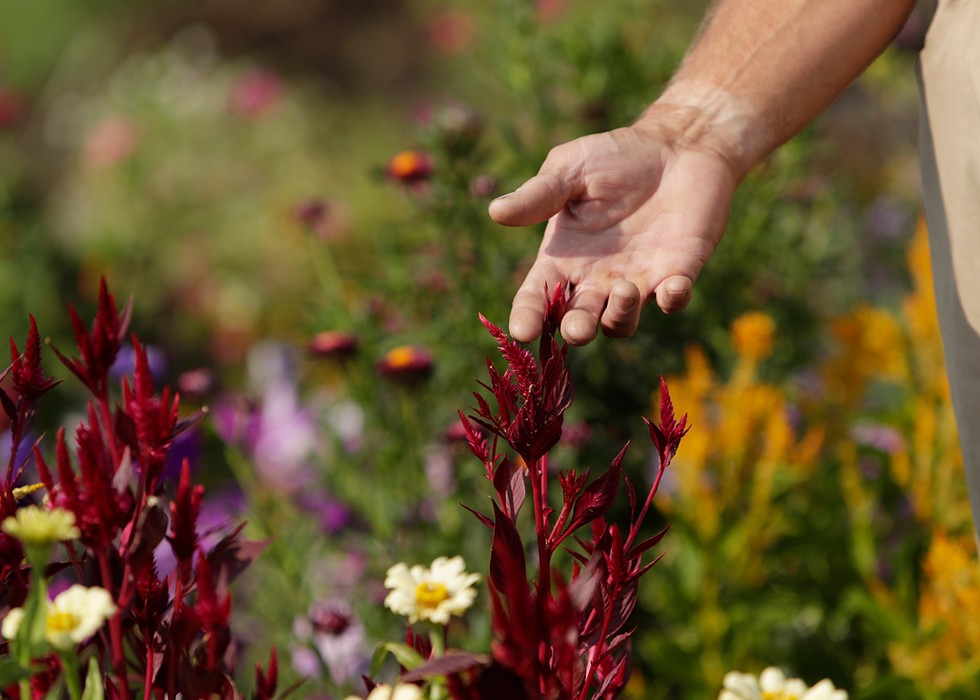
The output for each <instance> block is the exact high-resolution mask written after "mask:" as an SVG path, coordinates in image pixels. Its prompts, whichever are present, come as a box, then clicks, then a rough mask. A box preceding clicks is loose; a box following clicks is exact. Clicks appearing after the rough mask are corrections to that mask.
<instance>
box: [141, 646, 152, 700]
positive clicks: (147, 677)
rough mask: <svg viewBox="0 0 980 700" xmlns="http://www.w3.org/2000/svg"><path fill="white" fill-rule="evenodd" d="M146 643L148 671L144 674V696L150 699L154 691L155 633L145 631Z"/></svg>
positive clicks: (145, 699) (145, 698)
mask: <svg viewBox="0 0 980 700" xmlns="http://www.w3.org/2000/svg"><path fill="white" fill-rule="evenodd" d="M143 641H144V643H145V644H146V673H145V674H144V675H143V698H144V700H149V698H150V693H151V692H152V691H153V633H152V632H150V633H146V632H144V633H143Z"/></svg>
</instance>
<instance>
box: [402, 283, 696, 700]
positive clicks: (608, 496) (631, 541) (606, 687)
mask: <svg viewBox="0 0 980 700" xmlns="http://www.w3.org/2000/svg"><path fill="white" fill-rule="evenodd" d="M566 301H567V294H566V292H565V290H564V289H558V290H556V291H555V293H554V294H552V295H549V296H548V308H547V314H546V321H545V333H544V334H543V336H542V339H541V344H540V348H539V353H538V354H539V359H538V360H535V358H534V357H533V356H532V355H531V353H530V352H528V351H527V350H526V349H524V348H523V347H522V346H520V345H519V344H517V343H515V342H513V341H512V340H510V339H509V338H508V337H507V336H506V335H505V334H504V333H503V332H502V331H501V330H500V329H499V328H497V327H496V326H494V325H493V324H491V323H489V322H488V321H486V320H485V319H484V321H483V322H484V325H485V326H486V327H487V329H488V330H489V331H490V333H491V335H493V337H494V338H496V340H497V343H498V345H499V347H500V351H501V353H502V355H503V356H504V358H505V359H506V360H507V364H508V367H507V369H506V370H505V371H504V372H503V374H501V373H499V372H498V371H496V370H495V369H494V367H493V365H492V364H491V363H489V362H488V369H489V373H490V381H489V383H488V384H484V385H483V386H484V388H485V389H486V390H487V392H489V393H490V394H491V395H492V396H493V398H494V400H495V403H496V405H495V406H494V407H491V404H490V402H489V401H488V400H487V399H486V398H484V397H483V396H481V395H479V394H476V399H477V408H476V415H475V416H473V421H472V422H471V421H470V420H468V419H467V418H466V417H464V416H462V414H461V415H460V418H461V423H462V426H463V432H464V433H465V436H466V440H467V443H468V444H469V446H470V449H471V450H472V452H473V453H474V454H475V455H476V456H477V457H478V458H479V459H480V460H481V461H482V462H483V464H484V467H485V469H486V475H487V478H488V479H489V480H490V481H491V483H492V484H493V488H494V491H495V496H496V498H495V499H494V500H493V501H492V507H493V514H492V516H487V515H483V514H481V513H477V512H475V511H471V512H474V514H475V515H476V516H477V518H478V519H479V520H480V521H481V522H483V523H484V524H485V525H487V526H488V527H489V528H490V529H491V530H492V532H493V535H492V540H491V548H490V567H489V575H488V577H487V583H488V588H489V593H490V601H491V606H492V620H491V622H492V629H493V634H494V639H493V642H492V647H491V652H492V659H493V661H492V662H491V663H490V664H487V663H486V662H483V661H480V660H479V658H478V657H475V656H473V655H465V654H460V653H453V654H446V655H443V656H441V657H437V658H435V659H433V660H432V661H430V662H428V663H427V664H425V665H424V666H423V667H421V668H420V669H416V670H415V671H414V672H413V673H411V674H407V675H403V676H402V680H414V679H416V678H424V677H426V676H427V675H443V676H453V677H452V678H451V680H450V683H449V689H450V694H451V695H452V697H453V698H455V699H456V700H463V699H466V700H490V699H491V698H497V697H511V698H527V699H530V698H548V699H552V698H568V699H570V700H586V699H587V698H611V697H616V696H617V695H618V694H619V693H620V692H621V691H622V689H623V688H624V687H625V685H626V683H627V681H628V680H629V675H630V670H631V664H630V637H631V635H632V629H630V627H629V619H630V616H631V614H632V612H633V609H634V608H635V606H636V596H637V591H638V587H639V579H640V577H641V576H642V575H643V574H644V573H646V572H647V571H648V570H649V569H650V567H651V566H652V565H653V564H654V563H655V561H656V560H654V561H651V562H647V563H644V561H643V559H644V555H645V554H646V552H647V551H648V550H650V549H651V548H652V547H654V546H655V545H656V544H657V543H659V542H660V540H661V539H662V538H663V536H664V535H665V533H666V529H665V530H662V531H660V532H658V533H656V534H654V535H652V536H648V537H646V538H645V539H642V540H641V539H640V533H641V529H642V526H643V522H644V518H645V516H646V514H647V511H648V509H649V507H650V503H651V501H652V498H653V494H654V493H655V492H656V490H657V488H658V486H659V483H660V480H661V478H662V476H663V473H664V470H665V469H666V468H667V466H668V464H669V463H670V459H671V458H672V457H673V455H674V453H675V452H676V450H677V446H678V444H679V442H680V439H681V438H682V437H683V435H684V434H685V432H686V416H685V417H683V418H681V419H680V420H676V419H675V417H674V410H673V404H672V402H671V400H670V397H669V394H668V392H667V388H666V385H665V384H664V385H662V399H661V415H660V422H659V424H658V425H654V424H652V423H650V426H651V427H650V435H651V440H652V441H653V443H654V445H655V446H656V448H657V451H658V455H659V457H660V464H659V470H658V473H657V476H656V478H655V480H654V482H653V484H652V485H651V486H650V488H649V491H648V494H647V497H646V499H645V501H644V503H643V506H642V508H641V509H640V511H639V513H636V511H635V505H636V495H635V492H634V490H633V486H632V484H631V483H630V482H629V480H626V485H627V489H628V493H629V499H630V513H631V516H630V523H629V527H628V528H621V527H620V526H619V525H618V524H616V523H611V522H608V521H607V520H606V517H607V514H608V513H609V512H610V509H611V507H612V504H613V502H614V501H615V499H616V496H617V495H618V493H619V490H620V485H621V484H622V483H623V482H624V475H623V459H624V457H625V454H626V448H625V447H624V448H623V449H622V450H621V451H620V452H619V454H618V455H617V456H616V458H615V459H613V461H612V463H611V464H610V465H609V468H608V469H607V470H606V471H605V472H603V473H601V474H600V475H599V476H597V477H595V478H590V474H589V473H588V472H586V473H585V474H576V473H575V472H564V473H562V474H560V475H559V483H560V486H561V496H562V504H561V507H560V508H556V507H553V506H551V505H550V504H549V500H548V499H549V495H550V494H551V493H553V492H554V489H552V488H551V487H550V484H549V480H550V476H551V472H550V470H549V468H548V466H547V452H548V450H550V449H551V447H553V446H554V444H555V443H556V442H557V440H558V437H559V436H560V435H561V430H562V423H563V413H564V411H565V409H566V408H567V407H568V405H569V403H570V401H571V397H572V386H571V379H570V377H569V372H568V367H567V365H566V364H565V351H566V348H565V346H559V345H558V344H557V342H556V341H555V338H554V336H555V334H556V333H557V330H558V325H559V323H560V321H561V316H562V314H563V313H564V308H565V303H566ZM477 425H479V426H482V427H484V428H486V429H487V430H488V431H489V432H490V434H491V435H492V436H493V439H492V440H491V439H488V437H487V436H485V435H483V434H481V433H480V432H479V431H478V430H477V427H476V426H477ZM500 442H505V443H507V444H508V445H509V446H510V447H511V448H512V449H514V450H516V451H517V452H518V454H519V455H520V456H521V457H523V461H524V462H525V463H526V468H522V467H521V461H519V460H514V459H512V458H511V457H510V456H509V455H508V454H507V453H506V451H504V450H501V449H500V445H499V443H500ZM528 485H530V489H528V488H527V487H528ZM527 491H530V493H531V505H532V508H533V511H534V513H533V518H534V524H535V539H536V544H537V557H536V561H537V574H538V577H537V581H536V582H534V583H533V585H532V582H530V581H529V580H528V571H527V570H528V558H527V557H526V555H525V543H524V540H523V538H522V536H521V534H520V532H519V531H518V529H517V525H516V523H517V520H518V514H519V512H520V510H521V506H522V504H523V503H524V501H525V495H526V492H527ZM583 530H585V531H588V532H590V536H588V537H584V536H582V535H580V534H579V533H580V532H582V531H583ZM571 541H574V542H576V543H577V544H578V547H577V548H569V549H568V552H569V553H570V554H571V556H572V557H573V558H574V560H575V562H576V564H575V566H574V568H573V570H572V572H571V575H570V576H567V577H566V576H563V575H562V574H561V572H559V571H558V570H554V569H552V566H551V562H552V558H553V555H554V554H555V552H556V551H557V549H558V548H559V547H568V542H571Z"/></svg>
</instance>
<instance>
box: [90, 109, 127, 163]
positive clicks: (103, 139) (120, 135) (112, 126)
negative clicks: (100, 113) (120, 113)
mask: <svg viewBox="0 0 980 700" xmlns="http://www.w3.org/2000/svg"><path fill="white" fill-rule="evenodd" d="M136 141H137V138H136V129H135V127H134V126H133V124H132V123H131V122H130V121H129V120H127V119H124V118H123V117H108V118H106V119H103V120H102V121H100V122H99V123H98V124H96V125H95V126H93V127H92V128H91V129H90V130H89V132H88V134H87V135H86V136H85V142H84V143H83V144H82V155H83V158H84V159H85V162H86V163H88V164H89V165H91V166H93V167H96V168H108V167H110V166H113V165H116V164H118V163H121V162H123V161H124V160H126V159H127V158H129V156H131V155H132V153H133V150H134V149H135V147H136Z"/></svg>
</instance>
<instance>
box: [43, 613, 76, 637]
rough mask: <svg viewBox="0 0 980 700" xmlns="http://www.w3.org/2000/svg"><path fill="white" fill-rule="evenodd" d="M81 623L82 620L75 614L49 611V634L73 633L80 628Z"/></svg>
mask: <svg viewBox="0 0 980 700" xmlns="http://www.w3.org/2000/svg"><path fill="white" fill-rule="evenodd" d="M80 622H81V620H80V619H79V618H78V615H76V614H75V613H72V612H68V611H66V610H54V609H52V610H49V611H48V618H47V623H48V631H49V632H55V633H58V632H71V631H72V630H73V629H75V628H76V627H78V624H79V623H80Z"/></svg>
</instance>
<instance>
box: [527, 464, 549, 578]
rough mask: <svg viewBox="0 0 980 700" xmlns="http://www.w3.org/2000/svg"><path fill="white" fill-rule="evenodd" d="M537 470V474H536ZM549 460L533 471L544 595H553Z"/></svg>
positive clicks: (539, 558) (539, 564)
mask: <svg viewBox="0 0 980 700" xmlns="http://www.w3.org/2000/svg"><path fill="white" fill-rule="evenodd" d="M535 470H537V472H535ZM547 470H548V460H547V456H542V457H541V458H540V459H538V461H537V462H535V463H534V469H532V470H531V496H532V498H533V499H534V529H535V530H536V531H537V539H538V588H539V591H540V593H541V594H542V595H548V594H550V593H551V550H549V549H548V523H547V519H546V517H545V514H544V509H545V506H546V505H547V497H548V492H547V486H548V475H547Z"/></svg>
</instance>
